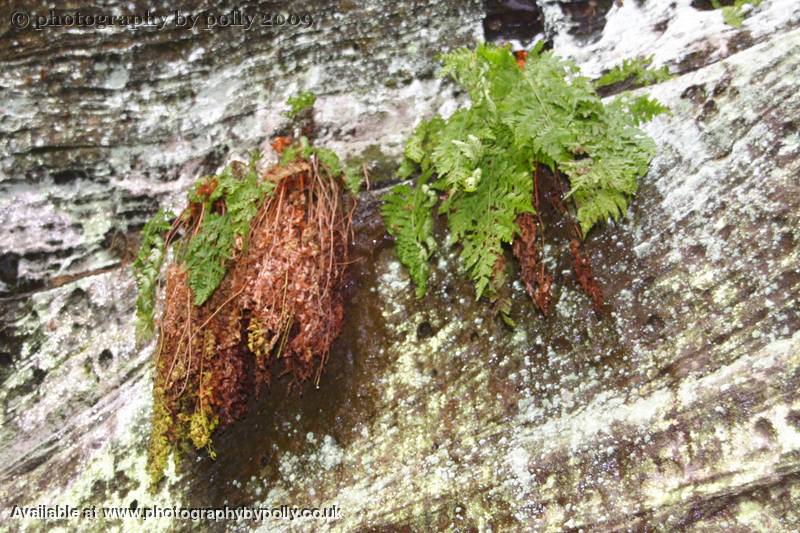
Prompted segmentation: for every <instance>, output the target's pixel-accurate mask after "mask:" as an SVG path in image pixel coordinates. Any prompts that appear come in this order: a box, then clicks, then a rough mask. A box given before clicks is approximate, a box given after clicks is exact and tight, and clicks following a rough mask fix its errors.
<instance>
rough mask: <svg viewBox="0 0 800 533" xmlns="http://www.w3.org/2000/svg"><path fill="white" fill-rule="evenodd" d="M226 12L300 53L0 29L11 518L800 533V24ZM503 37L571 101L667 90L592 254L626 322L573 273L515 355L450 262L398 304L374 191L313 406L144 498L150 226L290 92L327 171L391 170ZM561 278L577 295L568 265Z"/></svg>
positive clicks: (289, 409) (6, 457) (224, 449)
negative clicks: (554, 71) (332, 160)
mask: <svg viewBox="0 0 800 533" xmlns="http://www.w3.org/2000/svg"><path fill="white" fill-rule="evenodd" d="M111 4H112V3H110V2H109V3H108V5H107V4H106V3H104V2H100V3H98V4H97V5H98V6H99V8H100V9H106V10H108V11H111V9H112V8H111ZM188 5H189V3H186V6H188ZM12 7H13V6H12ZM24 7H25V9H26V10H28V11H30V12H44V11H46V7H47V5H46V4H44V3H41V4H40V5H31V4H25V6H24ZM68 7H69V6H68ZM134 7H135V8H136V9H134V11H137V10H138V11H140V12H144V11H145V10H146V9H147V8H150V9H156V10H167V11H169V10H173V9H175V8H176V7H177V8H180V6H179V5H178V4H175V5H172V4H171V5H169V6H167V5H166V4H164V5H158V4H156V5H153V4H144V3H141V4H139V3H134ZM234 7H241V8H242V9H248V10H252V11H254V12H271V11H274V10H283V11H284V12H288V11H292V10H296V11H308V12H310V13H312V15H313V16H314V18H315V23H314V25H313V27H311V28H308V29H301V30H295V29H290V28H283V29H281V30H270V31H263V32H260V31H256V32H253V31H251V32H245V31H242V30H241V29H233V28H230V29H227V30H222V29H218V30H214V31H199V32H197V33H191V32H187V31H186V30H176V29H172V30H170V29H165V30H160V31H159V30H141V31H140V30H137V31H136V32H132V31H129V30H122V29H113V30H106V31H98V30H94V31H90V30H78V29H72V30H68V29H64V28H49V29H45V30H42V31H41V32H34V31H26V32H18V31H15V30H13V29H12V28H11V27H10V26H9V23H8V17H6V16H5V15H4V16H3V20H2V21H0V42H2V43H3V46H2V48H1V49H0V59H1V60H2V62H3V63H2V64H3V68H2V69H0V191H2V194H0V221H2V222H3V224H4V226H5V228H6V230H5V231H4V232H3V233H2V234H0V292H2V294H3V296H2V297H3V300H2V302H1V304H0V365H1V366H0V379H2V384H0V402H2V414H0V417H1V418H0V420H2V425H1V426H2V429H0V450H2V451H0V458H2V461H0V465H2V466H0V480H2V482H1V483H0V502H2V507H3V509H8V508H9V507H10V506H11V505H14V504H17V505H33V504H37V503H46V504H55V503H61V504H64V503H69V504H71V505H118V506H126V507H127V506H130V505H132V504H135V505H136V506H148V505H153V504H158V505H162V506H172V505H179V504H180V505H187V506H189V505H191V506H201V505H202V506H205V505H223V504H226V503H227V504H231V505H257V504H265V505H269V506H273V505H278V504H292V505H330V504H337V505H339V506H340V507H341V508H342V511H343V518H342V520H341V521H338V522H334V523H329V524H327V525H325V524H322V526H323V527H329V528H330V529H331V530H337V531H338V530H359V529H363V528H365V527H368V526H393V527H398V528H402V527H409V526H410V527H412V528H414V529H417V530H430V529H445V528H448V527H451V525H452V526H455V527H458V528H460V529H467V528H473V527H476V528H479V529H487V528H490V527H491V528H492V530H507V529H511V530H517V529H525V530H531V529H533V530H541V531H562V530H570V529H574V530H578V529H580V528H584V529H585V530H592V531H595V530H616V529H620V528H625V527H632V528H636V529H667V530H678V529H697V530H700V529H711V530H720V529H723V528H737V529H743V530H757V531H790V530H792V529H797V528H798V527H800V516H798V514H797V511H796V509H798V508H800V483H798V471H799V470H800V397H799V396H798V392H797V390H798V385H800V335H798V333H797V332H798V329H800V328H799V327H798V326H800V308H798V301H800V299H799V296H800V295H798V292H800V271H798V265H800V247H799V246H798V242H800V231H799V230H798V228H800V220H798V218H799V215H798V213H800V209H799V208H800V182H798V179H797V176H798V175H799V174H800V162H799V161H800V160H798V154H799V153H800V138H799V137H798V135H799V134H798V124H800V99H799V98H798V95H799V94H800V91H798V89H800V79H798V74H797V72H798V71H800V68H799V67H800V60H798V57H800V7H798V6H797V5H796V3H795V2H792V1H789V0H765V1H764V3H763V4H762V5H760V6H759V7H758V8H755V9H754V10H752V12H751V13H749V16H748V17H747V19H746V21H745V24H744V26H743V27H742V28H740V29H736V28H732V27H729V26H726V25H725V24H724V23H723V21H722V17H721V15H720V13H719V12H718V11H713V10H707V9H699V8H696V7H693V6H692V5H691V4H690V2H689V1H688V0H684V1H678V2H661V1H656V0H646V1H643V2H640V1H636V0H627V1H626V2H624V3H622V2H619V3H611V2H608V3H604V2H551V1H549V0H540V1H539V2H538V3H534V2H528V1H520V2H486V5H482V4H480V3H478V2H455V1H453V2H427V1H416V2H392V3H384V2H365V3H356V2H346V1H341V2H307V3H302V2H293V3H292V6H291V7H289V6H288V3H283V2H260V3H243V4H241V5H240V4H237V5H235V6H234V5H233V4H227V3H224V2H209V3H208V9H209V10H210V12H216V13H221V12H225V11H227V10H230V9H233V8H234ZM185 9H189V8H188V7H186V8H185ZM514 13H517V14H519V13H523V14H526V16H527V17H528V18H529V19H530V20H531V21H533V22H531V23H532V24H533V23H535V24H537V26H536V28H535V29H536V34H534V35H533V36H534V37H536V35H539V34H541V36H542V37H544V38H546V39H547V40H548V41H549V42H550V43H552V45H553V46H554V47H555V49H556V50H557V51H558V52H559V53H561V54H563V55H568V56H570V57H573V58H574V59H575V60H576V61H577V62H578V63H579V64H580V65H581V66H582V68H583V69H584V72H586V73H587V74H589V75H592V76H597V75H599V74H600V73H601V72H602V71H603V70H604V69H607V68H610V67H611V66H612V65H614V64H617V63H619V62H620V61H621V60H622V59H623V58H627V57H635V56H640V55H647V56H649V55H654V65H656V66H660V65H667V66H668V67H669V68H670V70H671V72H673V74H674V77H673V79H671V80H669V81H667V82H664V83H662V84H659V85H658V86H655V87H651V88H649V89H648V90H647V91H648V92H650V93H651V94H653V95H655V96H656V97H658V98H659V99H660V100H661V101H662V102H664V103H666V104H667V105H668V106H669V107H670V108H671V110H672V115H671V116H668V117H659V118H657V119H656V120H655V121H654V122H652V123H651V124H649V125H648V126H647V129H648V132H649V133H650V134H651V135H652V136H653V138H654V139H655V140H656V142H657V144H658V146H659V155H658V156H657V158H656V159H655V160H654V162H653V164H652V165H651V169H650V172H649V173H648V175H647V176H646V177H645V178H644V179H643V180H642V186H641V191H640V193H639V195H638V197H637V200H636V201H635V202H634V205H633V207H632V209H631V212H630V213H629V217H628V218H627V219H626V221H625V222H623V223H622V224H620V225H611V226H609V227H607V228H605V229H603V230H600V231H597V232H596V233H594V235H593V236H592V238H591V239H590V241H589V243H588V245H587V247H588V250H589V251H590V253H591V256H592V259H593V263H594V268H595V272H596V274H597V275H598V277H599V279H600V281H601V283H602V286H603V288H604V290H605V292H606V296H607V299H608V300H609V303H610V306H611V308H612V309H613V311H612V312H610V313H609V315H608V316H605V317H597V316H595V315H594V314H593V313H592V312H591V311H590V306H589V305H588V303H587V301H586V299H585V297H584V296H583V295H582V294H580V293H579V292H578V291H577V287H576V286H575V284H574V281H572V280H571V277H570V275H569V274H568V273H567V274H563V275H559V279H558V285H559V287H560V289H559V290H558V292H557V294H556V295H555V297H556V300H557V305H556V312H555V313H554V314H553V316H550V317H548V318H543V317H541V316H539V315H538V314H537V313H535V312H534V310H533V309H532V308H531V306H530V304H529V303H528V301H527V300H526V297H525V295H524V294H523V291H522V289H521V287H517V288H516V290H515V296H514V313H515V315H516V317H517V319H518V320H517V322H518V324H519V325H518V326H517V328H515V329H513V330H510V329H508V328H506V327H505V326H503V325H501V324H498V323H496V322H494V321H492V320H491V316H490V313H489V311H488V310H487V309H486V307H485V306H484V305H482V304H475V303H474V302H473V301H472V300H473V298H472V292H471V290H470V287H469V285H468V284H467V283H466V282H464V281H463V280H462V279H460V278H459V277H458V276H457V275H454V274H453V273H454V272H455V271H456V264H455V259H454V257H452V256H448V255H445V256H444V257H441V258H439V259H437V261H436V262H435V263H436V269H435V272H434V274H433V280H432V287H433V290H432V291H431V294H430V295H429V296H428V297H427V298H426V300H423V301H416V300H415V299H414V298H413V291H412V290H411V289H410V287H409V282H408V278H407V276H406V274H405V272H404V271H403V270H402V268H401V267H400V265H399V263H397V260H396V257H395V256H394V253H393V250H392V248H391V245H390V243H389V242H388V240H387V238H386V237H385V235H384V232H383V229H382V226H381V224H380V220H379V218H378V216H377V205H378V204H379V201H380V200H379V198H380V194H381V190H380V189H377V190H374V191H372V192H367V193H364V195H363V196H362V199H361V207H360V210H359V213H358V217H357V238H356V242H355V255H356V256H357V257H359V258H360V259H361V261H360V263H358V264H356V265H355V266H354V268H353V272H352V279H351V288H350V289H349V294H348V296H349V298H350V302H351V305H350V306H349V307H348V310H349V311H348V318H347V322H346V324H345V330H344V332H343V334H342V337H341V339H340V340H339V341H338V343H337V345H336V347H335V349H334V352H333V354H332V357H331V363H330V365H329V367H328V369H327V371H326V374H325V377H324V378H323V380H322V383H321V385H320V390H314V389H313V388H309V389H307V390H306V391H305V392H304V395H303V397H302V398H299V397H298V396H297V394H296V393H295V394H290V395H287V394H286V391H285V390H284V388H283V385H282V384H281V383H278V384H276V386H275V387H274V388H273V390H272V391H271V393H270V394H269V395H268V396H267V397H265V398H263V399H261V400H260V401H259V402H257V403H255V404H254V405H253V406H252V409H251V411H250V413H249V415H248V416H247V417H246V418H245V419H244V420H242V421H241V422H240V423H238V424H237V425H235V426H233V427H231V428H229V429H228V430H226V431H225V432H224V433H222V434H221V435H219V437H218V438H217V439H216V441H215V446H216V448H217V451H218V453H219V458H218V459H217V460H216V461H212V460H210V459H209V458H208V457H206V456H205V455H203V454H199V455H197V457H190V458H189V460H188V461H184V462H182V463H181V467H180V472H171V475H170V479H169V481H168V482H167V483H165V484H164V485H163V486H162V488H161V492H160V493H158V494H157V495H149V494H148V493H147V491H146V476H145V475H144V464H145V455H144V453H145V442H146V438H147V435H148V432H149V427H148V426H149V415H150V399H149V398H150V396H149V394H150V386H151V381H150V379H151V378H150V370H151V369H150V365H149V362H150V356H151V354H152V348H153V347H152V346H149V347H147V348H146V349H144V350H137V349H136V348H135V347H134V345H133V331H132V314H133V300H134V298H135V287H134V286H133V283H132V279H131V277H130V274H129V272H128V269H127V267H126V264H125V262H126V260H127V259H129V257H130V249H131V248H132V247H134V246H135V240H136V231H137V229H138V228H140V227H141V224H142V223H143V221H144V220H145V219H146V218H147V216H149V214H150V213H152V212H153V210H154V209H155V208H156V207H157V206H158V205H172V206H176V205H179V204H180V203H181V202H182V197H183V193H184V191H185V189H186V187H187V186H188V184H189V183H190V182H191V181H192V180H193V179H195V178H196V177H197V176H198V175H200V174H202V173H207V172H213V171H214V170H216V169H217V168H218V167H219V166H220V164H221V163H223V162H224V160H225V159H226V158H228V157H229V156H230V155H231V154H232V153H244V152H246V151H247V150H249V149H251V148H253V147H255V146H259V145H261V146H264V144H265V141H268V140H269V138H270V137H271V136H272V135H273V134H276V133H279V132H281V130H282V128H284V127H285V121H284V120H283V119H282V117H281V112H282V111H283V107H282V102H283V101H284V100H285V97H286V96H287V95H288V94H291V93H293V92H294V91H296V90H298V89H312V90H314V91H315V92H317V93H318V94H319V95H320V98H319V100H318V108H319V111H318V115H317V118H318V122H319V124H320V125H321V127H322V139H323V142H327V143H328V144H330V145H331V146H333V147H334V148H336V149H337V150H339V151H341V152H343V153H347V154H351V155H353V156H355V157H364V154H372V158H371V159H370V160H372V159H375V158H376V157H375V156H374V154H377V153H380V154H381V155H380V156H379V157H380V158H382V159H385V160H387V161H391V160H392V157H393V156H394V155H396V154H397V153H398V149H399V146H400V145H401V143H402V140H403V138H404V136H405V135H406V134H407V133H408V131H410V129H411V128H412V127H413V125H414V123H415V121H416V120H418V119H419V118H420V117H422V116H427V115H430V114H431V113H433V112H434V111H436V110H443V111H447V110H448V109H452V108H453V106H454V105H455V102H457V101H458V100H459V99H460V98H461V97H462V96H461V95H459V94H458V93H454V92H453V89H452V87H451V86H450V85H448V84H447V83H444V82H441V81H440V80H438V79H436V78H435V77H434V76H433V74H434V72H435V65H436V63H435V55H436V53H438V52H439V51H441V50H445V49H448V48H450V47H453V46H459V45H462V44H467V43H470V42H472V41H473V40H475V39H480V38H481V37H482V35H483V31H484V29H485V31H486V35H487V36H489V37H491V38H494V37H498V38H500V37H501V36H507V37H509V38H515V39H520V40H526V39H530V38H531V34H532V33H533V32H532V31H530V30H527V31H526V29H525V28H521V29H520V27H519V24H515V22H514V21H516V20H520V19H519V18H518V17H516V16H515V15H514ZM515 17H516V18H515ZM538 24H540V25H541V28H540V27H539V26H538ZM373 164H374V165H375V166H376V167H380V168H384V169H385V168H389V169H390V168H391V164H390V163H379V162H375V163H373ZM551 261H552V262H553V267H554V268H553V271H555V272H560V271H562V270H568V266H567V265H568V258H567V257H566V256H564V255H563V254H560V253H559V252H558V249H555V250H554V251H553V253H552V259H551ZM4 512H5V511H4ZM8 523H9V524H11V525H8V526H6V525H5V524H4V525H3V527H7V528H10V530H11V529H16V526H15V525H14V524H15V523H13V522H8ZM22 525H25V526H26V527H30V528H31V529H40V528H42V527H43V525H42V524H41V523H39V522H36V521H29V522H25V523H23V524H22ZM84 525H85V526H87V527H93V528H95V529H98V530H101V529H105V528H106V527H108V526H115V525H120V523H119V522H115V521H113V520H111V521H108V522H105V523H104V522H102V521H97V522H93V523H89V522H87V523H85V524H84ZM126 525H128V526H130V524H126ZM139 525H140V526H141V527H142V528H144V529H146V530H149V531H151V530H154V529H168V528H177V529H184V528H186V527H187V526H188V524H187V523H184V522H173V521H170V520H162V521H158V522H154V521H151V522H148V523H147V524H139ZM228 525H229V526H231V524H228ZM255 526H257V524H253V523H242V524H240V525H239V526H238V527H239V528H242V529H247V528H250V527H255ZM263 526H264V527H269V528H288V529H298V530H317V529H319V528H320V527H321V524H319V523H302V522H297V523H291V524H290V523H286V522H283V523H282V522H277V523H275V522H270V523H268V524H264V525H263ZM218 527H219V528H220V529H222V528H223V525H222V524H220V525H218Z"/></svg>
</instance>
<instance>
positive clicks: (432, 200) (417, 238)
mask: <svg viewBox="0 0 800 533" xmlns="http://www.w3.org/2000/svg"><path fill="white" fill-rule="evenodd" d="M435 204H436V194H435V193H434V192H433V191H432V190H431V189H430V188H429V187H428V185H427V184H425V183H424V182H421V183H419V184H418V185H417V186H416V187H415V188H412V187H409V186H408V185H398V186H397V187H395V188H394V189H392V190H391V191H390V192H389V193H388V194H387V195H386V197H385V201H384V204H383V206H382V208H381V214H382V215H383V217H384V218H385V219H386V220H387V221H388V222H387V224H386V229H387V231H388V232H389V233H390V234H391V235H393V236H395V237H396V238H397V256H398V257H399V258H400V261H401V262H402V263H403V264H404V265H405V266H406V267H407V268H408V271H409V273H410V274H411V280H412V281H413V282H414V285H415V286H416V292H417V297H418V298H421V297H422V296H424V295H425V292H426V291H427V289H428V276H429V275H430V270H429V268H428V259H429V258H430V256H431V255H432V254H433V251H434V250H435V249H436V241H434V240H433V216H432V214H431V210H432V209H433V206H434V205H435Z"/></svg>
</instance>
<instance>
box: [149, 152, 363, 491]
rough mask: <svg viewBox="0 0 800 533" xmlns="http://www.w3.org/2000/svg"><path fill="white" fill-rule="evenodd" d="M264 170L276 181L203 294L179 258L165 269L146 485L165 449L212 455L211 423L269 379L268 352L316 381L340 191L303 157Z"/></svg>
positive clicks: (338, 320)
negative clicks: (217, 279)
mask: <svg viewBox="0 0 800 533" xmlns="http://www.w3.org/2000/svg"><path fill="white" fill-rule="evenodd" d="M263 179H264V180H269V181H271V182H272V183H274V184H275V187H274V190H273V191H272V194H271V195H270V196H269V197H268V198H267V199H266V200H264V201H263V203H262V204H261V205H260V206H259V208H258V211H257V213H256V214H255V216H254V217H253V219H252V221H251V223H250V233H249V238H248V239H247V240H246V241H245V240H241V239H240V241H237V244H236V247H235V249H234V251H233V257H232V258H230V263H229V266H228V270H227V273H226V274H225V277H224V278H223V280H222V282H221V283H220V285H219V287H218V288H217V289H216V290H215V291H214V293H213V295H212V296H211V297H210V298H209V299H208V300H207V301H205V302H204V303H203V304H202V305H201V306H195V305H193V295H192V290H191V289H190V287H189V284H188V275H187V272H186V267H185V265H184V264H181V263H173V264H171V265H170V266H169V268H168V270H167V282H166V295H165V303H164V311H163V316H162V320H161V329H160V332H161V334H160V339H159V345H158V351H157V360H156V378H155V387H154V391H155V394H154V399H155V406H154V410H153V413H154V415H153V416H154V420H153V434H152V436H151V446H150V453H149V463H150V464H149V469H150V473H151V480H152V482H153V486H155V484H157V482H158V481H159V479H160V478H161V477H162V473H163V470H164V467H165V466H166V461H167V458H168V456H169V453H170V451H172V450H178V449H180V448H181V447H183V446H185V445H186V443H187V442H191V443H192V444H193V445H194V446H195V447H197V448H203V447H205V448H207V449H208V450H209V453H210V454H211V455H212V456H213V455H214V452H213V449H211V440H210V437H211V434H212V432H213V431H214V430H215V429H216V428H218V427H224V426H226V425H227V424H230V423H231V422H232V421H234V420H235V419H237V418H239V417H241V416H242V415H243V414H244V412H245V410H246V403H247V400H248V399H249V398H250V397H251V396H253V395H255V394H258V393H259V392H261V390H262V389H263V388H264V386H265V385H268V384H269V382H270V378H271V373H272V370H271V369H273V368H274V363H276V362H282V364H283V367H284V369H285V373H288V374H290V375H291V377H292V380H293V381H292V384H295V383H300V382H303V381H306V380H308V379H312V378H313V379H314V380H315V383H317V384H318V383H319V378H320V375H321V373H322V369H323V367H324V365H325V362H326V360H327V357H328V354H329V351H330V347H331V344H332V342H333V341H334V339H335V338H336V336H337V335H338V334H339V332H340V331H341V327H342V320H343V302H342V293H341V289H342V281H343V276H344V272H345V268H346V265H347V258H348V250H347V243H348V240H349V238H350V231H351V219H352V206H349V205H348V204H349V203H350V201H349V200H348V198H349V197H347V196H346V195H345V194H344V191H343V189H342V187H341V185H340V184H339V182H338V180H337V179H335V178H334V177H333V176H331V175H329V174H328V173H327V172H326V171H325V170H324V169H321V168H319V166H318V165H317V163H316V161H313V160H312V161H311V162H309V161H303V160H297V161H295V162H292V163H290V164H288V165H283V166H278V167H274V168H273V169H271V170H270V171H268V172H267V173H266V174H265V175H264V176H263ZM214 209H220V210H223V209H225V206H224V205H215V206H214ZM187 211H188V212H189V216H188V218H185V219H184V220H185V225H186V231H187V233H190V232H192V231H196V228H197V226H198V225H199V224H200V222H201V219H202V217H203V216H204V215H203V212H202V210H198V209H197V206H196V205H191V206H190V207H189V208H187ZM192 228H194V230H193V229H192ZM278 364H280V363H278Z"/></svg>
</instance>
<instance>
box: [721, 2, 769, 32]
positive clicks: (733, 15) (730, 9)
mask: <svg viewBox="0 0 800 533" xmlns="http://www.w3.org/2000/svg"><path fill="white" fill-rule="evenodd" d="M761 2H762V0H735V2H734V3H733V5H731V6H723V5H721V4H720V3H719V0H711V5H712V6H713V7H714V9H721V10H722V20H724V21H725V24H727V25H729V26H733V27H734V28H740V27H741V26H742V24H744V19H745V16H746V15H745V12H744V6H745V5H747V4H750V5H751V6H753V7H756V6H758V5H760V4H761Z"/></svg>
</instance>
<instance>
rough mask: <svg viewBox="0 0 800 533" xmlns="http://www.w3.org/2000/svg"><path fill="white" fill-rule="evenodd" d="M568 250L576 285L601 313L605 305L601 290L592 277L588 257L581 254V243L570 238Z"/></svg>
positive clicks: (592, 273)
mask: <svg viewBox="0 0 800 533" xmlns="http://www.w3.org/2000/svg"><path fill="white" fill-rule="evenodd" d="M569 251H570V253H571V254H572V269H573V270H574V271H575V277H576V278H577V280H578V285H580V286H581V288H582V289H583V291H584V292H585V293H586V295H587V296H589V298H591V300H592V307H593V308H594V310H595V311H597V312H598V313H602V312H603V306H604V305H605V301H604V298H603V290H602V289H601V288H600V285H598V283H597V280H596V279H595V277H594V272H593V271H592V264H591V262H589V258H588V257H585V256H584V255H582V254H581V243H580V242H579V241H578V240H577V239H572V240H571V241H570V243H569Z"/></svg>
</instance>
